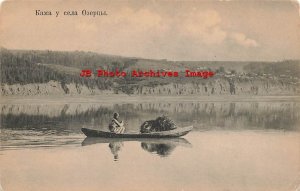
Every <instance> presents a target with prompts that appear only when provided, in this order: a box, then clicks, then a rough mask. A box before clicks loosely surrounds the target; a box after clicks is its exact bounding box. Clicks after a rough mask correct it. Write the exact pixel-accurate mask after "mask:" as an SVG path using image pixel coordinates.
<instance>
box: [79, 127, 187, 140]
mask: <svg viewBox="0 0 300 191" xmlns="http://www.w3.org/2000/svg"><path fill="white" fill-rule="evenodd" d="M192 129H193V126H187V127H178V128H176V129H173V130H170V131H160V132H151V133H122V134H116V133H112V132H107V131H100V130H95V129H87V128H82V129H81V131H82V132H83V133H84V134H85V135H86V136H87V137H105V138H174V137H181V136H184V135H186V134H188V133H189V132H190V131H191V130H192Z"/></svg>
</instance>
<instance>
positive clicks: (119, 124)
mask: <svg viewBox="0 0 300 191" xmlns="http://www.w3.org/2000/svg"><path fill="white" fill-rule="evenodd" d="M119 116H120V115H119V114H118V113H114V117H113V119H112V120H111V123H110V124H109V130H110V131H111V132H114V133H117V134H121V133H124V131H125V127H124V123H123V121H121V120H120V119H119Z"/></svg>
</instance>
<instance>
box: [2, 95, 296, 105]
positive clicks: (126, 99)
mask: <svg viewBox="0 0 300 191" xmlns="http://www.w3.org/2000/svg"><path fill="white" fill-rule="evenodd" d="M165 101H168V102H173V101H176V102H178V101H181V102H193V101H195V102H198V101H205V102H224V101H229V102H253V101H254V102H268V101H297V102H298V101H300V96H297V95H295V96H282V95H280V96H246V95H242V96H241V95H223V96H192V95H186V96H146V95H143V96H136V95H125V94H123V95H117V94H107V95H94V96H79V95H65V96H30V97H28V96H1V99H0V104H61V103H66V104H67V103H130V102H165Z"/></svg>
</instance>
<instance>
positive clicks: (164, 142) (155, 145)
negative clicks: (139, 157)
mask: <svg viewBox="0 0 300 191" xmlns="http://www.w3.org/2000/svg"><path fill="white" fill-rule="evenodd" d="M129 141H131V142H138V143H141V149H142V150H145V151H147V152H149V153H151V154H155V155H158V156H160V157H168V156H170V155H171V154H172V152H173V151H174V150H175V148H176V147H177V146H182V147H192V144H191V143H190V142H189V141H188V140H186V139H185V138H168V139H156V138H95V137H87V138H85V139H84V140H83V142H82V143H81V145H82V146H87V145H93V144H108V147H109V149H110V151H111V153H112V155H113V158H114V160H115V161H118V160H119V152H120V151H121V150H122V148H123V147H124V142H129ZM124 151H125V150H124Z"/></svg>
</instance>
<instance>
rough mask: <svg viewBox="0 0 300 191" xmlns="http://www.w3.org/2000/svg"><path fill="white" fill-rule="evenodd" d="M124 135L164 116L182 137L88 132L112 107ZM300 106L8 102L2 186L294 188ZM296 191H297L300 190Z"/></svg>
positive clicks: (103, 123)
mask: <svg viewBox="0 0 300 191" xmlns="http://www.w3.org/2000/svg"><path fill="white" fill-rule="evenodd" d="M116 111H117V112H119V113H120V115H121V117H122V119H123V120H124V121H126V127H127V131H138V129H139V126H140V124H141V123H142V122H143V121H145V120H149V119H154V118H156V117H157V116H159V115H168V116H169V117H170V118H172V119H173V120H174V121H175V122H176V123H177V124H178V126H185V125H194V130H193V131H192V132H191V133H189V134H188V135H186V136H184V137H183V138H177V139H113V140H112V139H103V138H102V139H101V138H86V137H85V136H84V135H83V134H82V133H81V132H80V129H81V128H82V127H88V128H94V129H102V130H105V129H107V124H108V123H109V121H110V118H111V116H112V114H113V113H114V112H116ZM299 120H300V103H299V102H295V101H293V102H291V101H276V102H272V101H269V102H216V103H213V102H189V101H187V102H180V103H179V102H176V101H175V102H174V101H173V102H164V103H162V102H154V103H134V104H132V103H128V104H126V103H125V104H87V103H74V104H36V105H35V104H30V105H29V104H24V105H21V104H16V105H12V104H6V105H5V104H4V105H1V134H0V135H1V148H0V161H1V163H0V170H1V171H0V172H1V177H0V178H1V179H0V181H1V185H2V188H3V190H12V191H14V190H34V191H35V190H36V191H40V190H49V191H50V190H58V191H60V190H141V188H142V190H221V191H229V190H256V191H257V190H258V191H259V190H261V191H265V190H280V191H281V190H296V189H297V186H299V185H300V184H299V183H300V149H299V148H300V132H299ZM298 189H299V188H298Z"/></svg>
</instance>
